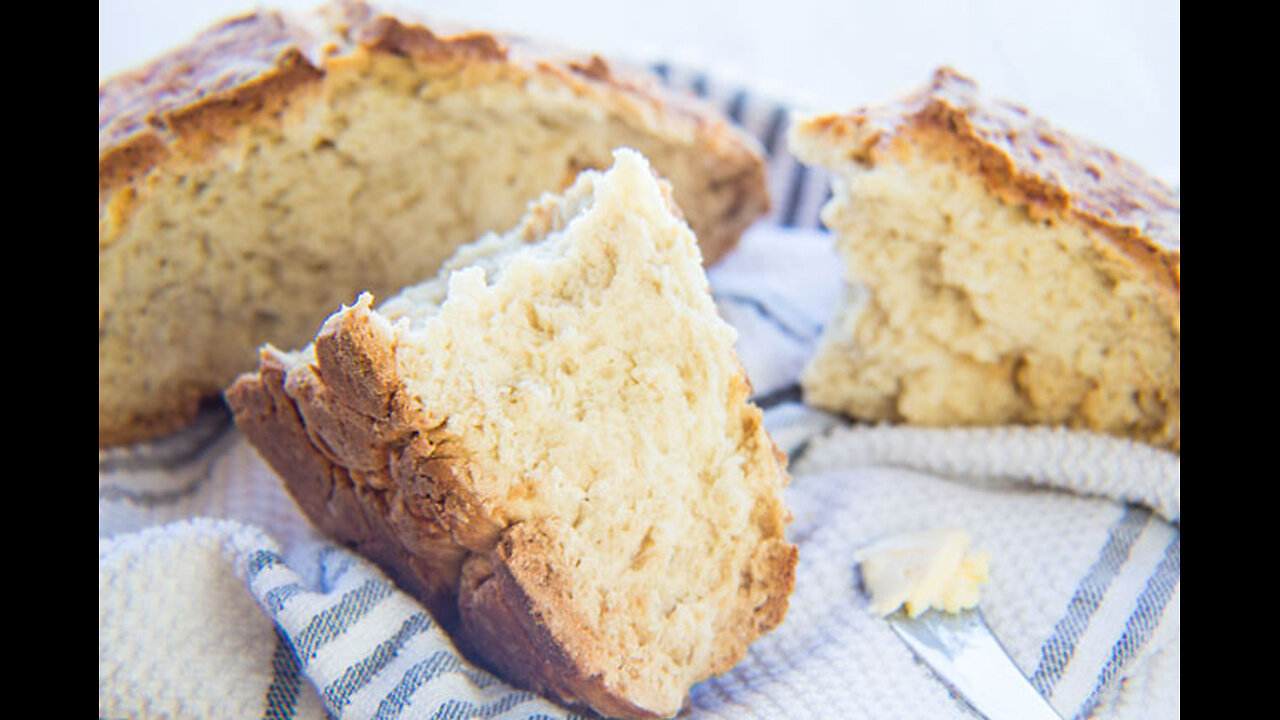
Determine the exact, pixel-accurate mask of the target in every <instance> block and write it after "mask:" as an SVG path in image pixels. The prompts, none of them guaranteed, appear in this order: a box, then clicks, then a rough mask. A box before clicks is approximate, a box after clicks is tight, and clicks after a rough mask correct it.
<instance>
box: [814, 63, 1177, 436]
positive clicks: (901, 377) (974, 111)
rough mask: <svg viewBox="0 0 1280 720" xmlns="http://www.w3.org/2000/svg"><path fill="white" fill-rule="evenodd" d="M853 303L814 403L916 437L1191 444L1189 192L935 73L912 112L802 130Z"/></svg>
mask: <svg viewBox="0 0 1280 720" xmlns="http://www.w3.org/2000/svg"><path fill="white" fill-rule="evenodd" d="M790 144H791V148H792V150H793V151H794V152H795V153H796V154H797V155H798V156H799V157H800V158H801V159H802V160H803V161H805V162H807V163H811V164H815V165H819V166H822V167H824V168H826V169H828V170H830V171H831V173H832V174H833V176H834V179H833V188H832V200H831V201H830V202H829V203H828V204H827V206H826V207H825V208H824V210H823V219H824V222H825V223H826V225H827V226H828V227H829V228H830V229H831V231H832V232H833V233H834V234H835V235H836V238H837V240H836V243H837V247H838V249H839V252H840V254H841V256H842V257H843V258H844V261H845V281H846V286H847V293H846V298H845V301H844V303H843V305H842V306H841V308H840V309H839V312H838V313H837V314H836V315H835V317H834V319H833V320H832V321H831V323H830V324H829V325H828V326H827V328H826V330H825V332H824V335H823V337H822V340H821V342H820V345H819V348H818V350H817V352H816V354H815V356H814V358H813V359H812V361H811V362H810V363H809V365H808V367H807V368H806V370H805V372H804V374H803V377H802V385H803V388H804V397H805V400H806V401H807V402H809V403H811V404H813V405H817V406H820V407H823V408H827V409H830V410H834V411H837V412H840V413H845V414H847V415H851V416H853V417H856V418H861V419H866V420H873V421H888V422H901V423H910V424H918V425H934V426H951V425H998V424H1004V423H1028V424H1037V425H1061V426H1067V427H1072V428H1081V429H1088V430H1093V431H1098V432H1105V433H1112V434H1116V435H1122V436H1126V437H1130V438H1135V439H1138V440H1142V441H1145V442H1149V443H1152V444H1154V445H1158V446H1162V447H1167V448H1171V449H1174V450H1179V451H1180V449H1181V432H1180V426H1179V419H1180V397H1181V387H1182V382H1181V287H1182V281H1181V267H1182V265H1181V250H1180V248H1181V240H1180V215H1181V208H1180V202H1181V201H1180V198H1179V196H1178V194H1177V193H1176V192H1175V191H1173V190H1171V189H1170V188H1169V187H1168V186H1166V185H1165V184H1163V183H1162V182H1160V181H1159V180H1157V179H1156V178H1153V177H1151V176H1150V175H1148V174H1147V173H1146V172H1144V171H1143V170H1142V169H1141V168H1139V167H1137V166H1135V165H1134V164H1133V163H1131V162H1129V161H1127V160H1125V159H1123V158H1121V157H1119V156H1117V155H1116V154H1114V153H1112V152H1110V151H1108V150H1106V149H1103V148H1101V147H1099V146H1097V145H1095V144H1093V143H1090V142H1087V141H1085V140H1081V139H1079V138H1076V137H1072V136H1071V135H1068V134H1067V133H1065V132H1063V131H1061V130H1059V129H1056V128H1054V127H1052V126H1051V125H1050V124H1049V123H1047V122H1046V121H1044V120H1042V119H1040V118H1037V117H1035V116H1034V115H1032V114H1030V113H1029V112H1027V111H1026V110H1025V109H1022V108H1020V107H1017V106H1014V105H1010V104H1007V103H1003V102H997V101H993V100H990V99H987V98H985V97H983V96H982V95H981V94H980V93H979V92H978V89H977V87H976V85H975V84H974V83H973V82H972V81H971V80H969V79H967V78H965V77H963V76H961V75H959V74H957V73H956V72H954V71H952V70H950V69H942V70H939V71H938V72H937V73H936V74H935V76H934V77H933V80H932V82H931V83H929V85H928V86H927V87H925V88H924V89H922V90H920V91H919V92H917V93H915V94H914V95H912V96H910V97H908V98H905V99H904V100H902V101H901V102H898V103H894V104H891V105H887V106H883V107H874V108H865V109H859V110H855V111H853V112H850V113H846V114H823V115H813V116H807V117H802V118H800V119H798V120H797V122H795V123H794V124H793V126H792V127H791V130H790Z"/></svg>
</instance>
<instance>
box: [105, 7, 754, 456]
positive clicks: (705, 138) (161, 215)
mask: <svg viewBox="0 0 1280 720" xmlns="http://www.w3.org/2000/svg"><path fill="white" fill-rule="evenodd" d="M691 103H692V101H690V100H688V99H686V98H684V97H683V96H680V97H677V96H676V95H674V94H672V93H669V92H667V91H664V90H662V89H661V88H660V87H659V85H658V84H657V83H656V82H654V81H653V80H652V78H650V77H648V76H647V75H643V74H635V73H634V72H631V71H628V70H626V69H624V68H621V67H619V66H617V65H616V64H615V65H612V66H611V65H610V64H607V63H606V62H605V61H604V60H602V59H600V58H599V57H589V58H585V59H574V58H572V57H570V56H568V55H564V54H561V53H558V52H557V53H552V52H550V51H548V50H545V49H541V48H539V47H537V46H534V45H532V44H530V43H527V42H525V41H522V40H519V39H515V38H508V37H497V36H494V35H491V34H487V33H477V32H453V31H445V30H442V29H441V28H439V27H436V28H434V31H433V30H432V29H428V28H427V27H426V26H424V25H422V24H419V23H416V22H413V21H411V20H408V19H405V18H403V17H391V16H388V15H384V14H380V13H379V12H377V11H375V10H374V9H372V8H371V7H369V6H367V5H364V4H362V3H357V2H347V3H338V4H334V5H332V6H328V7H325V8H323V9H322V10H320V11H317V12H316V13H314V14H310V15H302V16H293V15H286V14H283V13H277V12H266V11H264V12H259V13H255V14H252V15H248V16H245V17H242V18H237V19H234V20H230V21H228V22H226V23H224V24H222V25H219V26H217V27H215V28H213V29H211V30H209V31H207V32H205V33H204V34H202V35H200V36H199V37H197V38H196V39H195V40H194V41H193V42H192V43H190V44H189V45H188V46H186V47H183V48H181V49H179V50H176V51H174V52H173V53H171V54H169V55H167V56H165V57H163V58H160V59H158V60H157V61H156V62H154V63H153V64H151V65H149V66H147V67H145V68H142V69H140V70H138V71H136V72H132V73H129V74H126V75H124V76H121V77H118V78H115V79H112V80H110V81H108V82H106V83H104V84H102V85H101V86H100V87H99V89H98V442H99V446H100V447H101V446H106V445H114V444H120V443H128V442H134V441H139V440H145V439H148V438H153V437H157V436H159V435H162V434H164V433H167V432H169V431H172V430H175V429H177V428H179V427H181V426H182V425H183V424H184V423H186V422H187V421H189V420H190V419H191V418H192V417H193V416H194V415H195V413H196V411H197V408H198V406H199V403H200V401H201V399H203V398H206V397H209V396H216V395H217V394H218V393H219V392H220V391H221V390H222V389H223V388H224V387H226V385H227V384H228V383H229V382H231V381H232V380H233V379H234V378H235V376H236V375H237V374H239V373H240V372H244V371H247V370H249V369H251V368H252V367H253V366H254V363H255V361H256V356H257V349H258V347H259V346H260V345H261V344H262V343H264V342H272V343H275V344H276V345H278V346H281V347H298V346H301V345H303V344H305V343H306V342H308V341H309V340H310V338H311V335H312V333H313V332H314V331H315V328H316V326H317V325H318V324H319V323H320V322H321V321H322V320H323V319H324V317H325V314H326V313H328V312H330V311H331V310H332V308H334V307H337V306H338V305H339V304H340V303H342V302H345V301H349V300H350V299H351V298H353V297H354V296H355V294H356V293H358V292H360V291H362V290H369V291H372V292H374V293H377V294H379V295H383V294H388V293H391V292H395V291H397V290H399V289H400V288H401V287H404V286H405V285H407V284H409V283H413V282H418V281H419V280H421V279H422V278H424V277H429V276H430V275H431V274H433V273H434V272H435V271H436V270H437V269H438V268H439V265H440V263H441V261H442V260H444V259H445V258H448V257H449V256H450V255H451V254H452V253H453V251H454V250H456V249H457V247H458V246H459V245H461V244H463V243H466V242H470V241H472V240H474V239H475V238H476V237H478V236H480V235H481V234H482V233H485V232H489V231H493V230H503V229H506V228H509V227H511V226H512V225H514V224H515V223H516V222H517V221H518V220H519V218H520V217H521V214H522V213H523V212H524V209H525V206H526V205H527V204H528V203H529V202H530V201H532V200H534V199H536V198H537V197H538V196H539V195H540V194H541V193H542V192H544V191H561V190H563V189H564V188H565V187H566V186H567V185H568V184H569V183H571V182H572V181H573V179H574V178H575V177H577V175H578V173H579V171H581V170H582V169H584V168H589V167H594V168H603V167H607V166H608V165H609V164H610V162H611V156H610V153H611V152H612V151H613V149H614V148H617V147H620V146H628V147H634V148H637V149H639V150H640V151H641V152H643V153H645V155H646V156H647V157H648V158H649V159H650V161H651V162H652V163H653V165H654V167H655V168H656V169H657V170H658V171H659V172H660V173H662V175H663V176H664V177H667V178H668V179H670V180H671V181H672V182H673V183H674V184H675V187H676V188H678V189H677V190H676V195H677V199H678V201H679V203H680V206H681V207H682V208H683V210H684V211H685V212H686V213H687V215H688V219H689V223H690V225H691V226H692V227H693V228H694V229H695V231H696V232H697V233H698V236H699V238H700V239H701V241H702V251H703V257H704V259H705V260H706V261H708V262H711V261H714V260H715V259H717V258H718V257H720V256H721V255H722V254H724V253H725V252H726V251H727V250H728V249H729V248H730V247H731V246H732V245H733V244H734V243H735V242H736V240H737V238H738V236H739V235H740V234H741V233H742V231H743V230H744V229H745V228H746V227H747V226H748V225H749V224H750V223H751V222H752V221H753V220H755V219H756V218H757V217H758V216H759V215H761V214H762V213H763V212H764V211H765V210H766V209H767V206H768V199H767V191H766V189H765V188H766V186H765V179H764V165H763V161H762V159H761V153H760V150H759V148H758V145H757V144H756V142H755V141H754V140H753V139H751V138H749V136H747V135H746V134H745V133H742V132H740V131H739V130H737V129H735V128H733V127H731V126H730V125H729V124H728V123H727V122H726V121H725V120H724V119H723V118H721V117H719V116H717V115H716V114H714V113H713V112H712V111H711V110H709V109H707V108H704V107H702V106H695V105H693V104H691Z"/></svg>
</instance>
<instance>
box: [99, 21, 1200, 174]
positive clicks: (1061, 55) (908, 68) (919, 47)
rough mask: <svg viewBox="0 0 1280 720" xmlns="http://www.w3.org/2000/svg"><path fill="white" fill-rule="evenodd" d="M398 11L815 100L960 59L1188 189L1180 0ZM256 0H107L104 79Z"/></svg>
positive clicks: (893, 83) (890, 94) (834, 103)
mask: <svg viewBox="0 0 1280 720" xmlns="http://www.w3.org/2000/svg"><path fill="white" fill-rule="evenodd" d="M316 4H317V0H276V1H275V2H272V3H271V4H270V5H271V6H272V7H281V8H295V9H307V8H311V7H314V6H315V5H316ZM396 6H399V7H404V8H409V9H411V10H413V11H414V12H415V13H417V14H419V15H422V16H426V17H429V18H440V19H443V20H448V21H453V22H461V23H464V24H469V25H473V26H476V27H480V28H484V29H492V30H501V31H507V32H516V33H520V34H524V35H529V36H533V37H538V38H543V39H546V40H549V41H553V42H557V43H560V44H563V45H566V46H569V47H573V48H577V49H581V50H584V51H593V52H599V53H601V54H602V55H606V56H608V55H613V56H617V57H624V58H628V59H632V60H638V61H651V60H667V61H670V62H672V63H676V64H682V65H685V66H688V67H690V68H692V69H701V70H705V71H707V72H710V73H712V74H713V75H714V76H715V77H716V78H717V79H720V80H725V81H728V82H731V83H739V84H742V85H744V86H746V87H749V88H751V89H753V90H755V91H757V92H759V93H761V94H762V95H768V96H772V97H773V98H775V99H777V100H780V101H784V102H788V103H790V104H792V105H794V106H796V107H798V108H803V109H814V110H819V109H820V110H846V109H849V108H852V107H854V106H857V105H863V104H873V103H878V102H882V101H885V100H889V99H892V98H894V97H896V96H897V95H899V94H900V93H902V92H903V91H905V90H908V89H910V88H911V87H914V86H916V85H919V84H920V83H922V82H924V81H925V80H926V79H927V78H928V77H929V75H930V73H931V72H932V70H933V69H934V68H935V67H937V66H938V65H941V64H948V65H951V66H953V67H955V68H956V69H957V70H959V71H960V72H962V73H964V74H966V75H969V76H971V77H973V78H974V79H976V80H977V81H978V82H979V84H980V85H981V86H982V87H983V89H984V91H986V92H987V93H988V94H991V95H994V96H998V97H1002V98H1006V99H1009V100H1013V101H1015V102H1017V103H1019V104H1022V105H1024V106H1026V107H1028V108H1030V109H1031V110H1033V111H1035V112H1036V113H1038V114H1040V115H1043V116H1045V117H1047V118H1049V119H1050V120H1051V121H1053V122H1054V123H1055V124H1057V125H1059V126H1060V127H1062V128H1064V129H1066V130H1068V131H1071V132H1074V133H1076V134H1079V135H1081V136H1084V137H1088V138H1092V139H1094V140H1096V141H1098V142H1101V143H1103V144H1104V145H1107V146H1108V147H1110V148H1112V149H1113V150H1116V151H1117V152H1119V153H1121V154H1123V155H1126V156H1128V157H1130V158H1132V159H1134V160H1136V161H1137V162H1139V163H1140V164H1142V165H1144V166H1146V167H1147V169H1148V170H1150V171H1152V172H1153V173H1155V174H1156V175H1158V176H1160V177H1162V178H1164V179H1165V180H1166V181H1168V182H1170V183H1173V184H1175V185H1176V184H1179V183H1180V182H1181V176H1180V155H1179V150H1180V123H1179V119H1180V101H1181V97H1180V89H1181V68H1180V59H1181V45H1180V35H1181V25H1180V23H1181V15H1180V6H1179V2H1178V0H1130V1H1124V2H1107V1H1106V0H1074V1H1073V2H1047V1H1041V0H950V1H942V2H903V1H895V0H880V1H879V2H875V1H872V0H850V1H848V2H820V1H819V0H782V1H781V2H762V1H759V0H752V1H747V0H744V1H742V2H728V1H725V0H713V1H710V0H709V1H706V2H698V1H695V0H633V1H632V2H607V1H604V0H595V1H594V2H588V1H583V0H525V1H520V0H513V1H508V2H497V1H492V2H486V1H483V0H469V1H468V0H401V1H400V2H398V3H397V4H396ZM255 7H256V4H254V3H252V2H244V1H238V0H204V1H202V2H199V3H196V2H183V1H182V0H99V3H98V79H99V82H101V81H102V80H103V79H104V78H106V77H109V76H110V75H112V74H114V73H116V72H119V71H121V70H124V69H127V68H129V67H131V66H134V65H136V64H139V63H142V62H144V61H146V60H147V59H148V58H149V57H151V56H153V55H155V54H157V53H160V52H163V51H165V50H167V49H170V48H172V47H174V46H176V45H179V44H181V43H182V42H185V41H186V40H187V39H189V38H190V37H191V36H192V35H194V34H195V33H196V32H197V31H198V30H200V29H201V28H202V27H204V26H206V25H208V24H210V23H212V22H214V21H216V20H218V19H221V18H223V17H227V16H230V15H235V14H239V13H241V12H245V11H248V10H251V9H253V8H255Z"/></svg>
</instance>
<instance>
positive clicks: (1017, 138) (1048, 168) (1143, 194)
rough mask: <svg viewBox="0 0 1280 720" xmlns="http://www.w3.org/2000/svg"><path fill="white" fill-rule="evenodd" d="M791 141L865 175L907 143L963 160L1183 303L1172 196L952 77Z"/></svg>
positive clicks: (938, 77)
mask: <svg viewBox="0 0 1280 720" xmlns="http://www.w3.org/2000/svg"><path fill="white" fill-rule="evenodd" d="M794 132H796V133H797V134H804V135H825V136H826V137H827V142H830V143H833V144H844V145H845V146H846V151H847V155H846V157H847V159H849V160H852V161H855V162H858V163H861V164H864V165H868V166H871V167H874V166H875V165H876V163H878V162H881V161H882V160H885V159H891V158H894V157H895V156H897V155H898V154H899V153H902V152H904V151H906V147H907V145H909V144H915V145H918V146H923V147H930V146H933V147H934V148H935V149H936V151H937V152H938V154H939V155H940V156H941V155H954V156H958V157H960V158H963V159H964V161H965V162H967V163H968V165H969V167H970V168H971V169H972V170H973V171H975V172H977V173H980V174H981V175H982V176H983V177H984V178H985V179H986V182H987V187H988V189H989V190H990V191H991V192H993V193H995V194H996V195H998V196H1000V197H1002V198H1004V199H1005V200H1006V201H1008V202H1012V203H1022V204H1025V205H1027V206H1028V207H1029V208H1031V209H1032V210H1033V211H1036V212H1039V213H1041V214H1043V215H1049V216H1054V217H1059V218H1067V219H1069V220H1072V221H1075V222H1080V223H1083V224H1085V225H1087V226H1089V227H1090V228H1092V229H1094V230H1096V231H1097V232H1099V233H1101V234H1102V235H1103V236H1104V237H1106V238H1107V239H1109V240H1110V241H1111V242H1112V243H1113V244H1114V245H1115V246H1116V247H1117V248H1118V249H1119V250H1121V251H1122V252H1123V253H1124V254H1125V255H1126V256H1128V257H1129V258H1130V259H1131V260H1132V261H1133V262H1135V263H1137V264H1138V265H1139V266H1141V267H1142V268H1144V269H1145V271H1146V272H1147V273H1148V274H1149V275H1150V276H1151V277H1152V279H1153V280H1154V281H1155V282H1156V283H1157V284H1159V285H1160V287H1161V288H1162V289H1163V290H1164V292H1165V294H1166V298H1167V300H1169V301H1172V302H1173V303H1175V304H1176V303H1177V302H1178V300H1179V297H1180V295H1181V290H1182V259H1181V258H1182V256H1181V247H1182V243H1181V214H1182V210H1181V200H1180V199H1179V198H1178V195H1177V193H1176V192H1174V191H1173V190H1172V189H1171V188H1169V187H1168V186H1166V185H1165V184H1164V183H1162V182H1160V181H1159V180H1157V179H1155V178H1153V177H1151V176H1150V175H1149V174H1148V173H1147V172H1146V171H1145V170H1143V169H1142V168H1140V167H1138V166H1136V165H1134V164H1133V163H1132V162H1130V161H1128V160H1126V159H1125V158H1123V157H1120V156H1119V155H1116V154H1115V153H1113V152H1111V151H1110V150H1107V149H1106V148H1103V147H1100V146H1098V145H1095V144H1093V143H1090V142H1088V141H1085V140H1082V139H1080V138H1076V137H1073V136H1071V135H1068V134H1067V133H1065V132H1063V131H1061V130H1059V129H1057V128H1054V127H1053V126H1051V125H1049V124H1048V123H1046V122H1045V121H1044V120H1042V119H1040V118H1038V117H1036V116H1034V115H1032V114H1030V113H1028V112H1027V111H1026V110H1025V109H1023V108H1021V107H1018V106H1016V105H1011V104H1008V103H1002V102H993V101H990V100H986V99H983V98H982V97H981V96H980V95H979V93H978V88H977V85H976V84H975V83H974V82H973V81H972V80H970V79H969V78H966V77H964V76H963V75H960V74H959V73H957V72H956V71H954V70H952V69H950V68H940V69H939V70H937V72H935V73H934V76H933V79H932V81H931V82H930V83H929V84H928V86H926V87H925V88H924V89H923V90H921V91H920V92H918V93H916V94H914V95H911V96H910V97H907V98H906V99H904V100H902V101H901V102H899V103H896V104H890V105H886V106H879V107H875V108H869V109H859V110H856V111H854V112H851V113H847V114H832V115H819V116H815V117H812V118H807V119H805V120H804V121H803V122H802V123H801V124H800V126H799V127H797V128H796V129H795V130H794Z"/></svg>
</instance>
